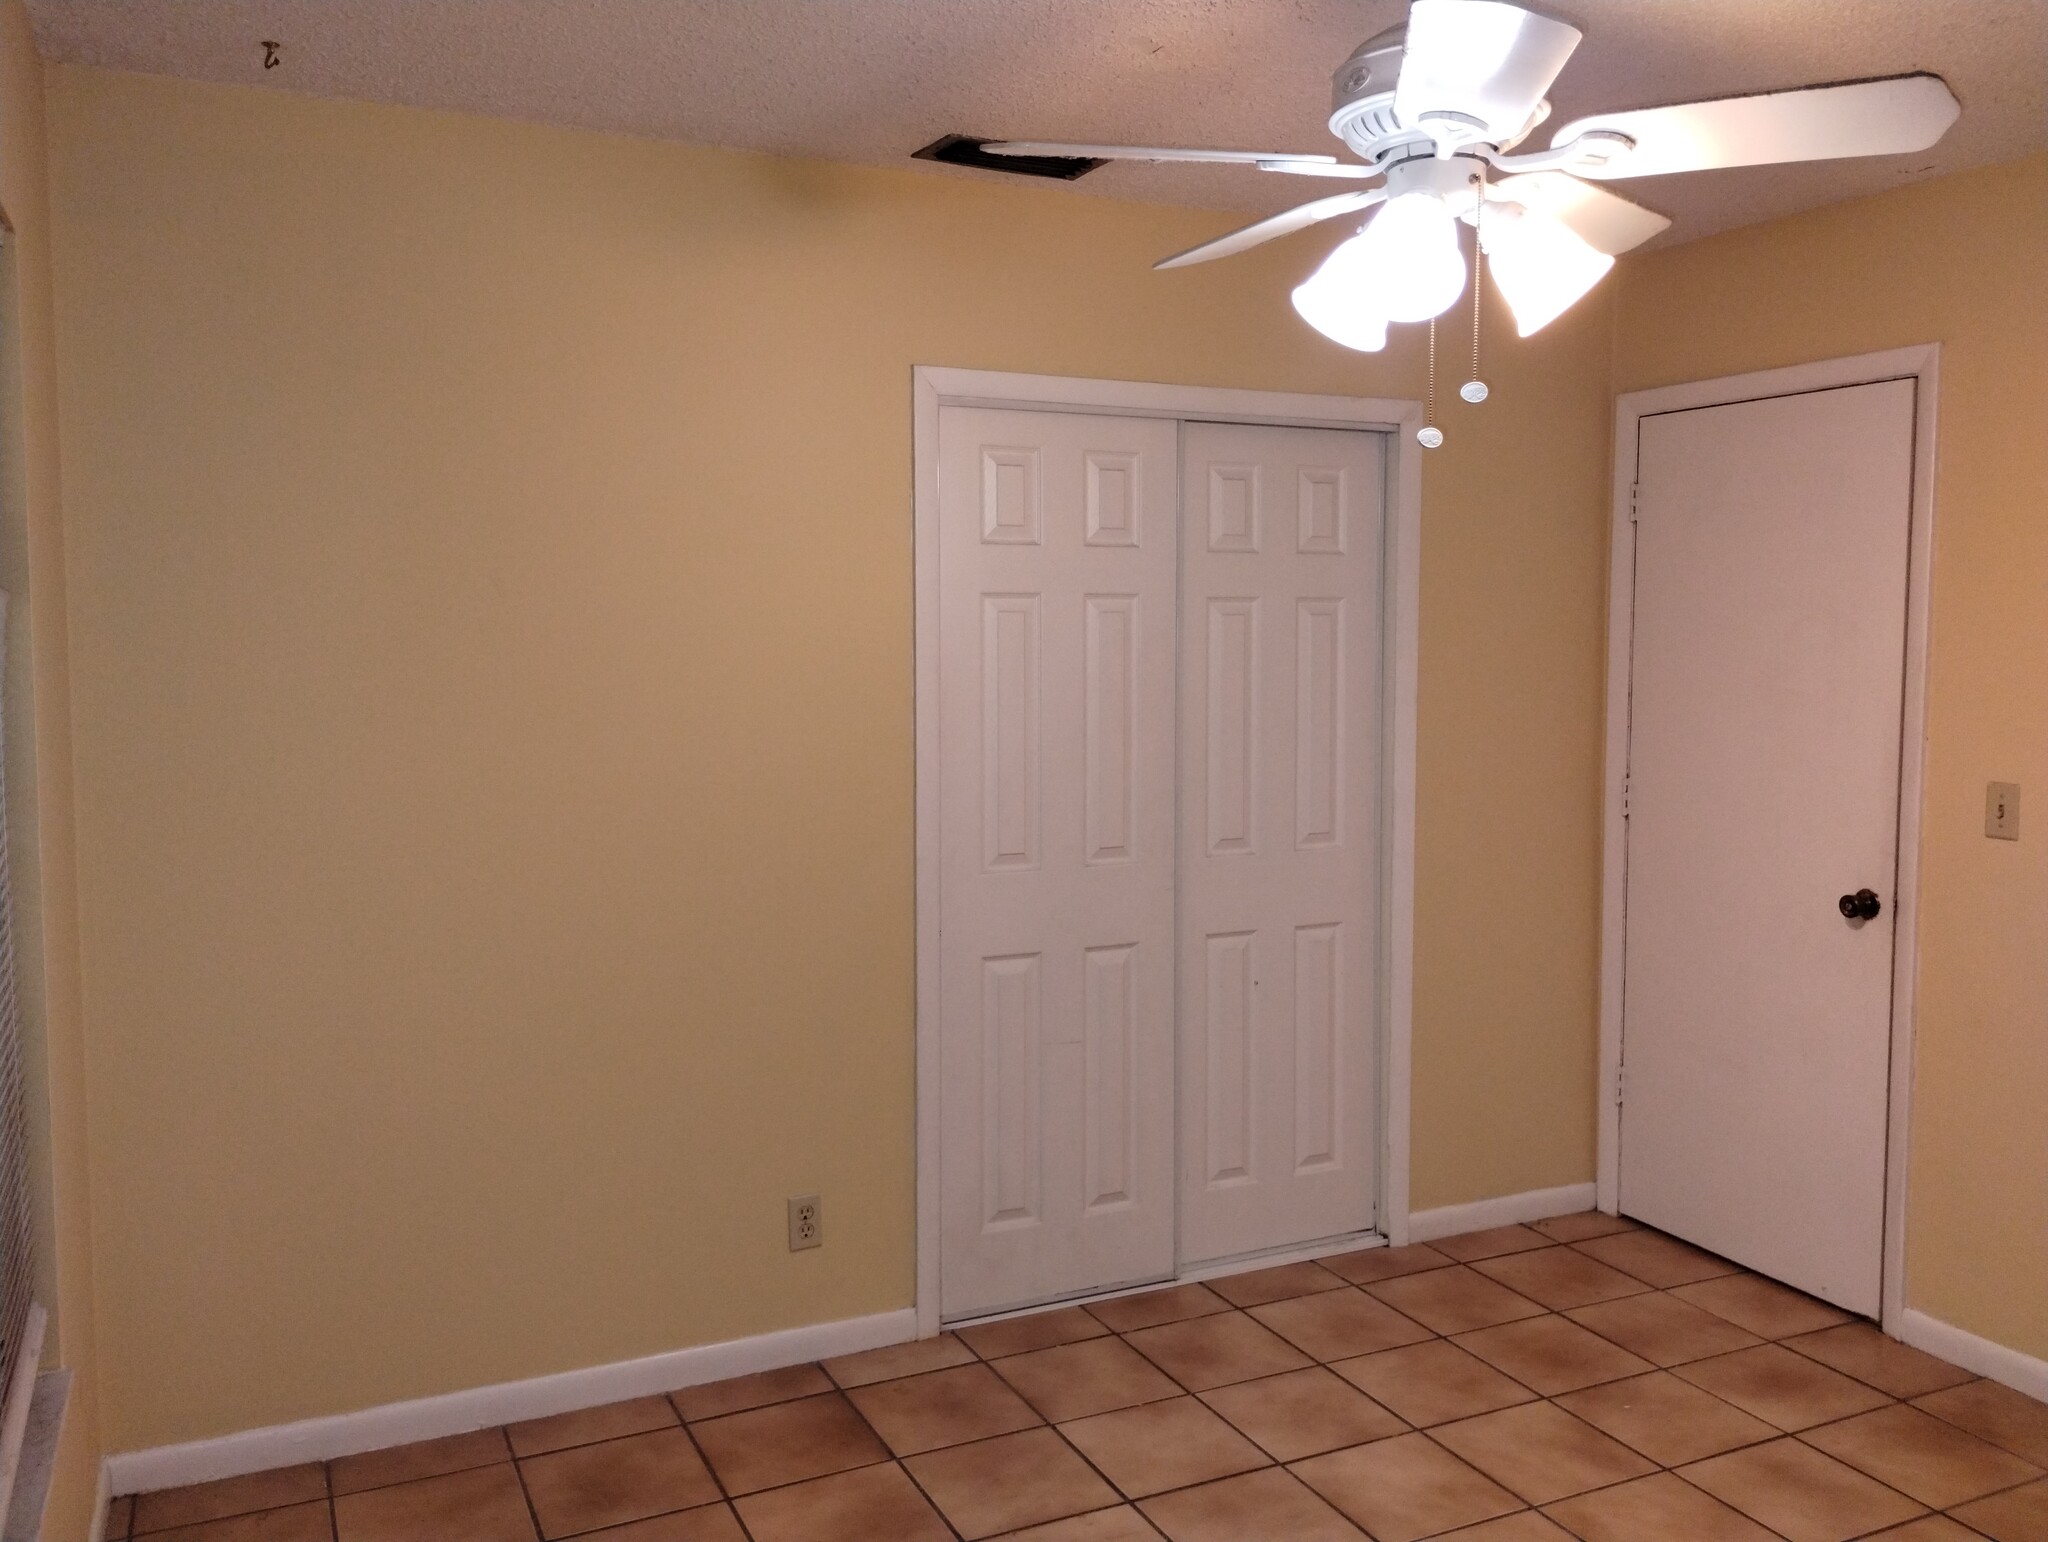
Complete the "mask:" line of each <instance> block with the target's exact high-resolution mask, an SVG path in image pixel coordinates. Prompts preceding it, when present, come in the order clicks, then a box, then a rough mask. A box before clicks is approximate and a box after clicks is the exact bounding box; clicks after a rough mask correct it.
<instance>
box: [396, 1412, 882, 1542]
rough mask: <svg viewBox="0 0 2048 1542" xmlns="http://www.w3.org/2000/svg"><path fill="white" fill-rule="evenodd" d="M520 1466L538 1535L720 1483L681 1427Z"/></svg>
mask: <svg viewBox="0 0 2048 1542" xmlns="http://www.w3.org/2000/svg"><path fill="white" fill-rule="evenodd" d="M790 1406H794V1405H790ZM734 1417H736V1418H741V1419H744V1418H746V1417H748V1416H747V1415H745V1414H737V1415H735V1416H734ZM869 1439H870V1440H871V1441H872V1439H873V1437H872V1436H870V1437H869ZM519 1473H520V1476H521V1477H522V1478H524V1479H525V1480H526V1494H527V1497H528V1498H529V1499H530V1500H532V1501H533V1510H534V1514H536V1515H537V1516H539V1517H540V1530H541V1535H542V1536H543V1537H548V1538H554V1537H572V1536H575V1535H576V1534H577V1533H578V1532H584V1531H595V1530H597V1528H598V1527H600V1526H617V1525H620V1524H622V1523H624V1522H626V1521H637V1520H642V1519H644V1518H645V1517H647V1516H650V1515H660V1514H663V1513H664V1512H666V1511H669V1510H689V1509H693V1508H695V1507H697V1506H699V1505H706V1504H711V1503H713V1502H715V1501H716V1500H717V1499H718V1498H719V1497H720V1495H719V1492H718V1485H717V1484H716V1483H714V1482H713V1481H712V1479H711V1474H710V1473H709V1472H707V1471H706V1470H705V1468H704V1463H703V1461H702V1460H701V1459H700V1458H699V1457H698V1455H697V1449H696V1447H695V1446H693V1445H692V1444H691V1443H690V1437H689V1435H688V1434H687V1433H686V1432H685V1431H684V1430H683V1429H681V1428H680V1427H678V1428H675V1429H667V1430H650V1431H649V1432H648V1433H646V1434H644V1435H628V1436H625V1437H624V1438H623V1439H620V1440H606V1441H601V1442H600V1443H598V1444H597V1445H594V1446H571V1447H569V1448H568V1449H567V1450H563V1451H550V1452H548V1453H546V1454H545V1455H542V1456H534V1457H528V1458H527V1459H526V1460H524V1461H522V1462H521V1463H520V1464H519ZM802 1476H808V1474H802ZM434 1481H436V1482H447V1481H449V1480H447V1479H436V1480H434ZM374 1492H375V1493H378V1494H383V1493H389V1492H390V1490H388V1489H377V1490H375V1491H374ZM362 1497H364V1498H367V1497H369V1496H368V1495H365V1496H362Z"/></svg>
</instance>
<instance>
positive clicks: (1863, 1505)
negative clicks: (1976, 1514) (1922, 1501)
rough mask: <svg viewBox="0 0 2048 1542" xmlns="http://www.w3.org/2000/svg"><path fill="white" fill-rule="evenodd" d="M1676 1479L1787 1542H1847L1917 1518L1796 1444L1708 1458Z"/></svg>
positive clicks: (1888, 1493)
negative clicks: (1680, 1478) (1740, 1513)
mask: <svg viewBox="0 0 2048 1542" xmlns="http://www.w3.org/2000/svg"><path fill="white" fill-rule="evenodd" d="M1679 1475H1680V1476H1681V1477H1683V1478H1684V1479H1685V1480H1686V1481H1687V1482H1689V1483H1691V1484H1693V1485H1694V1486H1696V1487H1698V1488H1703V1489H1705V1490H1706V1491H1707V1492H1708V1493H1709V1494H1712V1495H1713V1496H1714V1497H1715V1498H1716V1499H1718V1500H1720V1501H1721V1502H1722V1503H1723V1504H1728V1505H1732V1506H1734V1507H1735V1508H1736V1509H1738V1510H1740V1511H1741V1512H1742V1513H1743V1514H1744V1515H1747V1516H1748V1517H1749V1518H1750V1519H1751V1520H1753V1521H1756V1522H1757V1523H1758V1524H1759V1525H1763V1526H1767V1527H1769V1528H1770V1529H1771V1530H1772V1531H1775V1532H1777V1533H1778V1535H1779V1536H1781V1537H1784V1538H1786V1539H1787V1542H1846V1539H1848V1538H1850V1537H1860V1536H1863V1535H1864V1534H1865V1533H1866V1532H1872V1531H1878V1530H1881V1529H1882V1528H1884V1527H1886V1526H1896V1525H1898V1524H1899V1523H1900V1522H1902V1521H1907V1520H1911V1519H1912V1518H1913V1517H1914V1516H1916V1515H1919V1514H1921V1513H1923V1511H1922V1507H1921V1506H1920V1505H1918V1504H1916V1503H1914V1502H1913V1501H1912V1500H1910V1499H1908V1498H1906V1496H1905V1495H1903V1494H1900V1493H1897V1492H1895V1491H1893V1490H1892V1489H1888V1488H1886V1487H1885V1486H1884V1485H1883V1484H1881V1483H1879V1482H1877V1481H1875V1480H1874V1479H1871V1478H1866V1477H1865V1476H1864V1475H1863V1474H1862V1473H1860V1472H1857V1471H1856V1470H1855V1469H1854V1468H1851V1467H1845V1466H1843V1465H1842V1464H1841V1463H1840V1462H1838V1461H1836V1460H1835V1459H1834V1458H1833V1457H1831V1456H1826V1455H1823V1454H1822V1453H1821V1452H1819V1451H1816V1450H1814V1449H1813V1448H1812V1447H1811V1446H1806V1445H1802V1444H1800V1443H1799V1442H1798V1441H1796V1440H1789V1439H1788V1440H1774V1441H1771V1442H1770V1443H1769V1444H1768V1445H1761V1446H1747V1447H1745V1448H1743V1449H1742V1450H1740V1451H1731V1452H1729V1453H1728V1454H1727V1455H1726V1456H1715V1457H1709V1458H1708V1459H1707V1460H1706V1461H1704V1462H1695V1463H1693V1464H1692V1465H1691V1466H1690V1467H1684V1468H1681V1469H1680V1470H1679Z"/></svg>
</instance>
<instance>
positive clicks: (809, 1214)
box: [789, 1194, 825, 1253]
mask: <svg viewBox="0 0 2048 1542" xmlns="http://www.w3.org/2000/svg"><path fill="white" fill-rule="evenodd" d="M824 1240H825V1211H824V1206H823V1204H822V1202H821V1201H820V1200H819V1198H818V1196H817V1195H815V1194H799V1195H797V1196H796V1197H795V1198H793V1199H791V1200H790V1202H789V1250H790V1252H792V1253H801V1252H802V1251H803V1250H804V1249H805V1248H814V1247H818V1246H820V1245H821V1244H822V1243H823V1242H824Z"/></svg>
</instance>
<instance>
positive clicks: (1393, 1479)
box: [1291, 1435, 1523, 1542]
mask: <svg viewBox="0 0 2048 1542" xmlns="http://www.w3.org/2000/svg"><path fill="white" fill-rule="evenodd" d="M1291 1471H1292V1472H1293V1473H1294V1475H1295V1476H1296V1477H1298V1478H1300V1479H1301V1481H1302V1482H1304V1483H1306V1484H1307V1485H1308V1486H1309V1487H1310V1488H1312V1489H1314V1490H1315V1491H1316V1492H1317V1493H1318V1494H1321V1495H1322V1496H1323V1498H1325V1499H1327V1500H1329V1502H1330V1503H1331V1504H1333V1505H1335V1506H1336V1507H1337V1508H1338V1509H1339V1510H1342V1511H1343V1512H1344V1514H1345V1515H1347V1516H1348V1517H1350V1518H1351V1519H1352V1520H1353V1521H1355V1522H1357V1524H1359V1525H1360V1526H1363V1527H1364V1528H1365V1529H1366V1530H1367V1531H1368V1532H1370V1533H1371V1534H1372V1536H1373V1537H1374V1538H1375V1539H1376V1542H1417V1539H1418V1538H1421V1537H1433V1536H1435V1535H1437V1534H1438V1533H1439V1532H1444V1531H1454V1530H1456V1529H1457V1528H1458V1527H1460V1526H1472V1525H1476V1524H1478V1523H1479V1522H1480V1521H1486V1520H1492V1519H1493V1518H1494V1517H1495V1516H1500V1515H1507V1514H1509V1513H1511V1512H1513V1511H1515V1510H1519V1509H1521V1508H1522V1507H1523V1506H1522V1502H1521V1500H1519V1499H1517V1498H1516V1497H1515V1496H1514V1495H1513V1494H1510V1493H1509V1492H1508V1491H1507V1490H1506V1489H1504V1488H1502V1487H1501V1486H1500V1485H1499V1484H1498V1483H1495V1482H1494V1481H1493V1480H1492V1479H1491V1478H1489V1477H1487V1476H1486V1475H1485V1474H1484V1473H1481V1472H1478V1471H1476V1470H1474V1469H1473V1468H1471V1467H1469V1466H1467V1465H1466V1464H1465V1463H1463V1462H1461V1461H1459V1460H1458V1458H1456V1457H1455V1456H1453V1455H1451V1453H1450V1452H1448V1451H1446V1450H1445V1449H1444V1448H1443V1447H1442V1446H1440V1445H1438V1444H1436V1443H1435V1442H1434V1441H1432V1440H1431V1439H1430V1438H1429V1437H1428V1436H1427V1435H1399V1436H1396V1437H1395V1438H1394V1439H1392V1440H1376V1441H1374V1442H1373V1443H1372V1444H1371V1445H1369V1446H1352V1447H1350V1448H1349V1449H1347V1450H1343V1451H1333V1452H1331V1453H1330V1454H1329V1455H1328V1456H1312V1457H1310V1458H1309V1459H1308V1460H1307V1461H1305V1462H1297V1463H1295V1464H1294V1466H1293V1467H1292V1469H1291Z"/></svg>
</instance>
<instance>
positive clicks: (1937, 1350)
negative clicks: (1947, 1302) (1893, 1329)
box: [1899, 1306, 2048, 1403]
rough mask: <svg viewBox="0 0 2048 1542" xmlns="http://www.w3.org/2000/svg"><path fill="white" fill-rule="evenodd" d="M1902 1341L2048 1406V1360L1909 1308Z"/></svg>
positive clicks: (1902, 1322) (1902, 1321) (1901, 1317)
mask: <svg viewBox="0 0 2048 1542" xmlns="http://www.w3.org/2000/svg"><path fill="white" fill-rule="evenodd" d="M1899 1338H1900V1339H1901V1340H1903V1341H1904V1342H1905V1343H1908V1344H1911V1345H1912V1346H1913V1347H1914V1348H1915V1349H1924V1350H1926V1351H1927V1352H1928V1353H1929V1354H1930V1355H1939V1356H1941V1358H1942V1359H1944V1360H1946V1361H1948V1362H1949V1363H1950V1364H1951V1365H1960V1366H1961V1367H1962V1368H1963V1369H1964V1370H1966V1371H1975V1372H1976V1373H1977V1374H1978V1375H1979V1376H1988V1377H1990V1378H1991V1379H1992V1380H1993V1381H2002V1382H2004V1383H2005V1384H2006V1385H2007V1386H2008V1387H2011V1388H2012V1389H2013V1390H2014V1391H2016V1392H2024V1393H2026V1395H2027V1396H2028V1397H2031V1398H2038V1399H2039V1400H2040V1401H2042V1402H2044V1403H2048V1360H2037V1359H2035V1358H2034V1357H2033V1356H2032V1355H2030V1354H2025V1353H2023V1352H2021V1351H2020V1350H2017V1349H2009V1348H2007V1347H2006V1346H2005V1345H2003V1344H2000V1343H1996V1342H1994V1341H1993V1340H1991V1339H1987V1338H1979V1337H1978V1336H1977V1335H1976V1334H1974V1333H1971V1332H1970V1331H1969V1330H1967V1329H1965V1328H1958V1327H1957V1326H1956V1325H1955V1324H1954V1323H1946V1322H1943V1321H1942V1320H1941V1319H1940V1318H1939V1317H1929V1316H1928V1315H1927V1314H1926V1313H1925V1312H1921V1311H1916V1310H1915V1309H1914V1308H1912V1307H1910V1306H1909V1307H1907V1308H1906V1309H1905V1311H1903V1312H1901V1313H1900V1314H1899Z"/></svg>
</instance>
